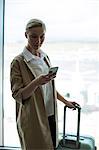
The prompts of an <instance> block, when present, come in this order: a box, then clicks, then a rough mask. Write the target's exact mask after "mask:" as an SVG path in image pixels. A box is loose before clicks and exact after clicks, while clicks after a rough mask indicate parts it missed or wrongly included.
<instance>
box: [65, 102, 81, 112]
mask: <svg viewBox="0 0 99 150" xmlns="http://www.w3.org/2000/svg"><path fill="white" fill-rule="evenodd" d="M66 106H67V107H68V108H70V109H73V110H76V107H77V106H80V105H79V104H78V103H76V102H70V101H66Z"/></svg>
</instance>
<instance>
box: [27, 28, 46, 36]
mask: <svg viewBox="0 0 99 150" xmlns="http://www.w3.org/2000/svg"><path fill="white" fill-rule="evenodd" d="M27 33H28V34H29V35H42V34H45V30H44V29H43V28H42V27H33V28H30V29H28V31H27Z"/></svg>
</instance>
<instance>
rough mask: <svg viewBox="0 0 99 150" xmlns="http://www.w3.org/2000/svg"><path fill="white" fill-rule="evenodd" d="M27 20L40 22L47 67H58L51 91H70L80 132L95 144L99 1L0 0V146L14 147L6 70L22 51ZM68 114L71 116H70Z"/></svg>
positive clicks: (98, 108) (98, 105)
mask: <svg viewBox="0 0 99 150" xmlns="http://www.w3.org/2000/svg"><path fill="white" fill-rule="evenodd" d="M38 4H39V5H38ZM34 6H35V7H34ZM30 18H40V19H41V20H43V21H44V22H45V24H46V26H47V33H46V39H45V44H44V45H43V46H42V49H44V51H45V52H46V53H47V54H48V55H49V57H50V58H51V61H52V64H53V66H59V70H58V73H57V78H56V79H55V80H56V86H57V89H58V91H60V93H62V94H63V95H64V96H65V97H66V96H67V95H68V93H70V97H71V98H72V99H77V101H78V102H79V103H80V104H81V106H82V117H81V134H88V135H92V136H94V137H95V140H96V144H97V145H99V141H98V139H99V132H98V127H99V122H98V121H97V118H96V116H98V115H99V99H98V98H99V92H98V89H99V77H98V76H99V70H98V65H99V59H98V56H99V52H98V51H99V21H98V18H99V1H97V0H91V1H89V0H81V1H79V0H76V1H74V0H69V1H68V0H63V1H62V2H61V0H58V1H57V0H54V1H53V0H50V1H46V0H42V1H41V0H36V1H33V0H20V1H18V0H14V1H13V0H5V45H4V145H6V146H20V143H19V139H18V135H17V131H16V124H15V102H14V100H13V98H12V96H11V91H10V79H9V71H10V63H11V61H12V59H13V58H14V56H16V55H17V54H19V53H20V52H21V51H22V50H23V48H24V45H25V43H26V41H25V37H24V29H25V24H26V22H27V21H28V20H29V19H30ZM0 57H1V55H0ZM0 60H1V59H0ZM1 81H2V80H1V79H0V82H1ZM0 102H1V101H0ZM62 110H63V104H61V103H58V112H59V131H60V133H61V132H62V121H63V112H62ZM70 115H71V117H72V118H73V116H72V113H70ZM75 118H76V114H75ZM72 120H73V119H72ZM75 120H76V119H75ZM75 120H74V122H75ZM72 124H73V123H72V122H71V120H69V125H70V126H69V127H68V132H69V131H70V132H74V131H75V126H74V127H73V126H72ZM10 137H13V138H10Z"/></svg>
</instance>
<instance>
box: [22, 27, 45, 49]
mask: <svg viewBox="0 0 99 150" xmlns="http://www.w3.org/2000/svg"><path fill="white" fill-rule="evenodd" d="M25 36H26V38H27V40H28V44H27V47H28V48H29V50H35V51H36V50H39V48H40V47H41V45H42V43H43V41H44V39H45V31H44V29H43V28H42V27H33V28H31V29H29V30H28V31H26V33H25Z"/></svg>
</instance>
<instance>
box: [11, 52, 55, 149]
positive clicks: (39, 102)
mask: <svg viewBox="0 0 99 150" xmlns="http://www.w3.org/2000/svg"><path fill="white" fill-rule="evenodd" d="M46 63H47V65H48V64H49V62H48V59H47V57H46ZM33 79H35V74H34V72H33V70H32V69H31V66H30V64H29V62H27V61H26V60H25V59H24V57H23V56H22V54H20V55H18V56H16V57H15V58H14V59H13V61H12V62H11V66H10V83H11V91H12V97H13V98H14V99H15V102H16V123H17V131H18V135H19V139H20V144H21V148H22V150H53V149H54V148H53V144H52V138H51V133H50V127H49V123H48V117H47V113H46V109H45V105H44V99H43V95H42V90H41V87H40V86H39V87H38V88H37V89H36V90H35V91H33V93H32V95H31V96H30V97H29V98H27V99H25V100H23V98H22V88H24V87H25V86H27V85H28V84H29V83H30V82H31V81H32V80H33ZM52 85H53V89H54V92H53V96H54V99H55V100H54V106H55V121H56V145H58V127H57V124H58V123H57V120H58V119H57V103H56V93H55V85H54V81H53V83H52Z"/></svg>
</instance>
